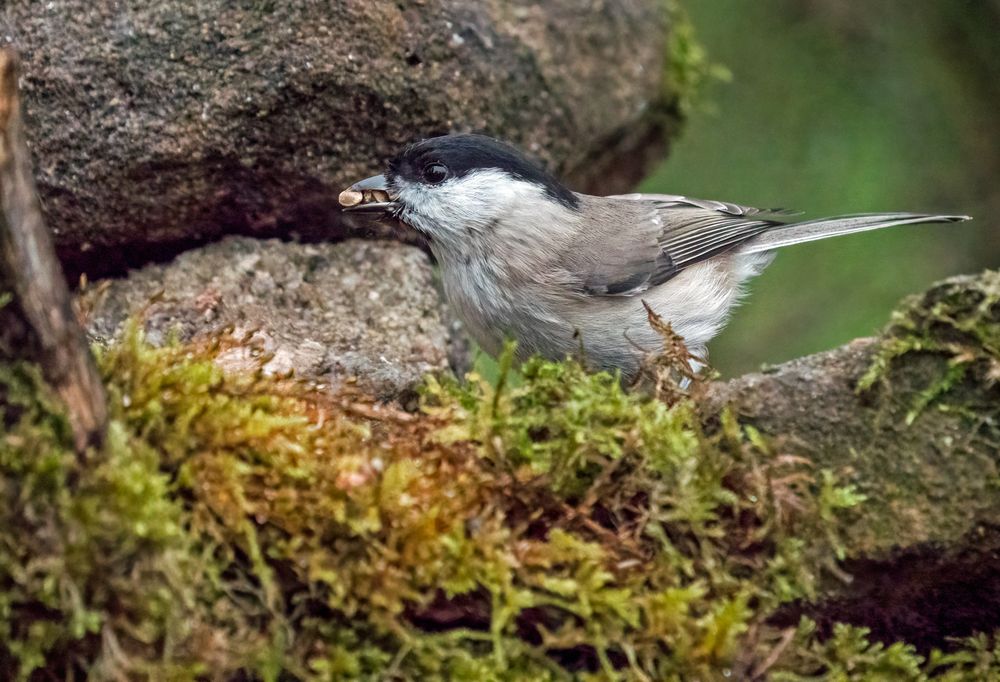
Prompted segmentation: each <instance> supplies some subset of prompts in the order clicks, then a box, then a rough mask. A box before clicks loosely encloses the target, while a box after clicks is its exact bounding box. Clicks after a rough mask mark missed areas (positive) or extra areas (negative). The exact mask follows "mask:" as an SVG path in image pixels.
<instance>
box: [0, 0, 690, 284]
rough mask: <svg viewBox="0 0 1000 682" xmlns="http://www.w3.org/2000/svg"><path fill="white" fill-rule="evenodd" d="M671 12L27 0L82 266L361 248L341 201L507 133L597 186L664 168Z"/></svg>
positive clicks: (40, 146)
mask: <svg viewBox="0 0 1000 682" xmlns="http://www.w3.org/2000/svg"><path fill="white" fill-rule="evenodd" d="M666 23H667V17H666V13H665V10H664V5H663V3H662V2H661V0H591V1H589V2H587V3H586V7H581V5H580V3H579V2H577V1H576V0H553V1H552V2H546V3H535V2H527V1H525V0H516V1H514V2H510V1H509V0H484V1H483V2H476V3H466V2H459V1H458V0H404V1H402V2H397V1H395V0H392V1H390V0H335V1H332V2H324V3H310V2H303V1H301V0H283V1H282V2H275V1H273V0H242V1H240V2H229V1H227V0H195V1H184V2H182V1H180V0H169V1H162V0H137V1H135V2H128V3H125V2H119V1H116V0H51V1H48V2H34V1H30V0H12V1H10V2H5V3H3V6H2V9H0V37H2V39H3V40H5V41H6V42H10V43H13V44H14V45H15V46H16V47H17V48H18V49H19V50H21V51H22V53H23V56H24V62H25V77H24V92H25V98H26V102H27V110H28V115H29V127H28V130H29V133H30V135H29V137H30V138H31V140H32V141H33V144H34V153H35V155H36V158H37V161H38V168H39V186H40V189H41V193H42V198H43V200H44V203H45V206H46V210H47V213H48V217H49V223H50V224H51V226H52V227H53V228H54V232H55V234H56V242H57V247H58V249H59V254H60V257H61V259H62V260H63V263H64V265H65V266H66V267H67V270H68V271H69V273H70V276H73V275H74V274H75V273H76V272H78V271H80V270H81V269H86V270H87V271H88V273H89V274H90V275H91V276H95V275H99V274H102V273H109V272H111V273H114V272H120V271H122V269H123V267H124V265H126V264H131V265H135V264H137V263H141V262H143V261H144V260H145V259H147V258H149V257H152V256H156V257H160V258H162V257H163V254H173V253H177V252H178V251H180V250H181V249H182V248H183V247H185V246H190V245H192V244H195V243H200V242H204V241H207V240H210V239H211V238H213V237H217V236H219V235H221V234H226V233H244V234H253V235H257V236H260V235H282V234H286V233H288V232H290V231H293V230H294V231H295V232H297V233H299V234H302V235H306V236H310V237H322V238H330V237H337V236H342V235H343V234H344V232H345V229H346V227H347V224H346V223H345V222H344V221H342V219H341V214H340V211H339V208H338V207H337V206H336V196H337V193H338V192H339V190H340V189H341V188H342V187H343V186H344V185H345V183H348V182H350V181H353V180H356V179H358V178H360V177H365V176H367V175H369V174H371V173H372V172H373V171H376V170H377V169H379V168H381V166H382V164H384V162H385V160H386V159H387V158H389V157H390V156H391V155H392V154H393V153H394V152H396V151H397V150H398V149H399V148H400V146H401V145H403V144H405V143H408V142H411V141H413V140H414V139H416V138H420V137H425V136H430V135H435V134H442V133H446V132H450V131H469V130H476V131H483V132H487V133H491V134H494V135H497V136H499V137H503V138H507V139H509V140H511V141H512V142H514V143H516V144H518V145H520V146H521V147H522V148H524V149H525V150H527V151H528V152H530V153H531V154H534V155H536V156H537V157H538V158H539V159H540V160H542V161H543V162H544V163H545V164H547V165H548V166H549V167H551V168H553V169H554V170H556V171H557V172H559V173H560V174H561V175H563V176H565V177H567V178H568V179H569V180H570V182H571V184H572V185H574V186H575V187H576V188H578V189H583V190H599V191H605V192H614V191H620V190H624V189H626V188H628V187H629V186H631V185H632V184H633V183H634V182H636V181H637V180H638V179H640V178H641V177H642V175H643V173H644V171H645V170H646V168H647V165H648V163H649V162H650V161H651V160H652V159H658V158H662V154H663V142H664V138H665V132H664V126H665V125H669V124H670V122H671V121H672V120H673V119H672V117H671V115H670V114H669V113H667V112H668V111H669V110H670V103H669V102H667V101H666V98H665V93H664V89H663V85H662V83H663V78H662V75H663V65H664V43H665V39H666V35H665V34H666Z"/></svg>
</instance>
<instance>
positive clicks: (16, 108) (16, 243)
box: [0, 50, 107, 453]
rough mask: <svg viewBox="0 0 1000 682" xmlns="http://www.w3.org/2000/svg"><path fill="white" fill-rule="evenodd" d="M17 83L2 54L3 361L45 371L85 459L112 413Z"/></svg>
mask: <svg viewBox="0 0 1000 682" xmlns="http://www.w3.org/2000/svg"><path fill="white" fill-rule="evenodd" d="M17 79H18V68H17V58H16V56H15V55H14V53H13V52H12V51H10V50H0V292H2V293H4V294H5V296H4V299H5V304H4V305H3V307H2V308H0V359H3V360H26V361H29V362H32V363H37V364H38V365H39V366H40V367H41V370H42V374H43V376H44V377H45V380H46V381H47V382H48V383H49V384H50V385H51V386H52V388H53V389H54V390H55V392H56V393H57V394H58V395H59V397H60V398H61V399H62V401H63V402H64V403H65V407H66V410H67V415H68V418H69V422H70V425H71V428H72V431H73V439H74V444H75V446H76V448H77V451H78V452H80V453H83V452H84V451H85V450H86V448H87V447H88V446H89V445H94V444H97V443H99V442H100V440H101V438H102V436H103V433H104V427H105V421H106V419H107V406H106V404H105V398H104V389H103V387H102V384H101V381H100V377H99V376H98V373H97V370H96V368H95V366H94V363H93V359H92V358H91V356H90V353H89V351H88V349H87V344H86V341H85V339H84V335H83V331H82V329H81V328H80V326H79V324H78V322H77V320H76V316H75V315H74V313H73V307H72V304H71V300H70V294H69V290H68V288H67V286H66V282H65V279H64V278H63V274H62V271H61V269H60V267H59V264H58V262H57V261H56V257H55V251H54V249H53V246H52V239H51V237H50V236H49V231H48V229H47V228H46V227H45V222H44V220H43V219H42V212H41V206H40V205H39V201H38V196H37V193H36V191H35V182H34V179H33V176H32V168H31V158H30V155H29V152H28V148H27V145H26V144H25V139H24V133H23V129H22V123H21V102H20V95H19V92H18V84H17ZM0 399H2V398H0Z"/></svg>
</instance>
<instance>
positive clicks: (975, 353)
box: [858, 270, 1000, 423]
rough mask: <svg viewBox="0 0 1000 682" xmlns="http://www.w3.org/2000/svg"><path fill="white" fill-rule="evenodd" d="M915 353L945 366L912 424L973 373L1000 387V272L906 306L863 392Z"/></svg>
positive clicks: (931, 379) (959, 280)
mask: <svg viewBox="0 0 1000 682" xmlns="http://www.w3.org/2000/svg"><path fill="white" fill-rule="evenodd" d="M913 353H922V354H926V355H929V356H933V357H936V358H940V359H941V360H942V361H943V362H941V363H939V364H938V366H937V367H936V368H935V371H932V372H930V373H929V376H928V377H925V378H924V381H923V383H924V385H923V387H922V389H921V390H920V391H918V392H917V399H916V401H915V403H914V404H913V405H912V407H911V409H910V411H909V414H908V416H907V421H908V422H911V423H912V422H913V420H914V419H916V417H917V416H918V415H919V414H920V412H922V411H923V410H924V409H926V408H928V407H929V406H931V405H932V404H935V403H936V402H937V401H939V399H941V398H942V397H943V396H944V395H945V394H947V393H949V392H950V391H952V390H953V389H954V388H956V387H957V386H959V385H960V384H961V383H962V382H963V381H964V380H965V379H966V378H967V377H969V376H970V375H972V374H973V373H974V374H976V375H977V376H979V377H982V378H984V379H985V382H984V383H987V384H988V383H990V382H993V383H996V382H1000V271H996V270H993V271H991V270H987V271H985V272H983V273H982V274H981V275H978V276H976V277H975V278H971V277H956V278H952V279H949V280H945V281H944V282H941V283H939V284H937V285H936V286H934V287H933V288H931V289H930V290H928V291H927V292H925V293H923V294H920V295H916V296H911V297H910V298H907V299H906V300H904V301H903V303H902V304H901V305H900V307H899V309H898V310H896V311H895V312H894V313H893V315H892V320H891V322H890V324H889V328H888V329H887V330H886V332H885V334H884V335H883V339H882V340H881V341H880V346H879V350H878V352H877V353H876V355H875V359H874V361H873V363H872V366H871V367H870V368H869V370H868V372H867V373H866V374H865V375H864V376H863V377H862V378H861V380H860V381H859V382H858V390H859V391H868V390H871V389H872V388H873V387H875V386H877V385H879V384H881V383H882V382H883V380H884V378H885V377H886V375H887V374H888V372H889V371H890V369H891V368H892V367H893V366H894V363H895V362H896V361H897V360H898V359H899V358H901V357H903V356H906V355H909V354H913ZM959 402H960V401H959ZM953 407H958V408H961V405H960V404H958V405H955V406H953ZM945 409H947V406H945Z"/></svg>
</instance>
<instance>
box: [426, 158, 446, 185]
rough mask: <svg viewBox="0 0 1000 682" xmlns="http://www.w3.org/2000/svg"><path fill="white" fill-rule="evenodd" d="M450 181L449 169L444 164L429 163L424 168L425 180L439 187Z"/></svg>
mask: <svg viewBox="0 0 1000 682" xmlns="http://www.w3.org/2000/svg"><path fill="white" fill-rule="evenodd" d="M447 179H448V167H447V166H445V165H444V164H443V163H429V164H427V165H426V166H424V180H426V181H427V182H429V183H430V184H432V185H437V184H439V183H442V182H444V181H445V180H447Z"/></svg>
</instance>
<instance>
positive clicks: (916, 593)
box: [702, 271, 1000, 644]
mask: <svg viewBox="0 0 1000 682" xmlns="http://www.w3.org/2000/svg"><path fill="white" fill-rule="evenodd" d="M722 406H728V408H729V409H730V410H732V411H733V412H734V413H735V415H736V416H737V418H738V419H739V420H740V422H741V423H743V424H749V425H752V426H754V427H756V428H757V429H759V430H760V431H761V432H762V433H763V434H765V435H766V436H769V437H771V438H775V439H778V440H779V441H780V442H782V443H784V447H785V448H786V449H787V450H789V451H792V452H794V453H796V454H797V455H805V456H807V457H808V458H809V459H811V460H812V462H813V463H814V464H815V466H816V467H817V468H824V469H830V470H832V471H834V472H835V473H836V474H837V476H838V480H841V481H843V482H847V483H851V484H853V485H854V486H855V487H856V489H857V490H858V491H859V492H860V493H862V494H863V495H864V496H865V498H866V500H865V502H864V504H863V505H862V508H863V513H862V514H861V515H859V516H858V518H856V519H855V520H854V522H853V523H850V524H847V525H845V527H844V529H843V530H844V536H843V537H844V546H845V548H846V555H847V561H846V562H845V563H844V564H843V566H842V569H843V571H844V578H845V582H837V581H834V582H832V583H830V585H829V588H830V589H829V592H828V595H827V598H826V600H824V599H821V600H820V601H819V603H818V605H813V606H810V607H808V608H801V609H799V608H796V609H790V610H789V611H788V613H787V614H786V615H791V614H792V613H793V612H794V613H798V612H801V611H803V610H804V611H806V612H809V613H811V614H812V615H814V616H821V617H826V618H829V619H831V620H841V621H842V620H848V621H851V622H856V623H862V624H865V625H867V626H869V627H871V628H872V629H873V631H874V632H875V633H876V634H877V635H880V636H883V637H885V636H888V635H890V634H891V636H892V637H900V636H902V637H905V638H906V639H907V640H908V641H910V642H913V643H916V644H927V643H932V642H940V641H941V639H942V636H943V635H950V636H955V635H962V634H966V633H968V632H971V631H974V630H977V629H989V628H991V627H995V626H996V624H997V616H996V614H997V613H998V612H1000V532H998V529H1000V273H998V272H996V271H992V272H991V271H988V272H985V273H983V274H981V275H979V276H977V277H957V278H953V279H950V280H946V281H944V282H942V283H940V284H938V285H936V286H934V287H933V288H931V289H930V290H928V291H927V292H926V293H924V294H922V295H919V296H914V297H912V298H910V299H908V300H907V301H905V302H904V304H903V305H902V307H901V308H900V310H898V311H897V312H896V313H895V314H894V317H893V321H892V323H891V325H890V327H889V329H888V330H887V331H886V333H885V334H884V336H883V337H881V338H872V339H859V340H856V341H854V342H852V343H850V344H847V345H845V346H843V347H841V348H838V349H835V350H832V351H829V352H826V353H820V354H818V355H813V356H809V357H805V358H801V359H798V360H794V361H792V362H789V363H786V364H783V365H780V366H777V367H773V368H770V369H767V370H765V371H763V372H761V373H758V374H749V375H746V376H743V377H740V378H737V379H734V380H732V381H728V382H725V383H715V384H712V385H711V386H709V388H708V392H707V395H706V396H705V399H704V401H703V403H702V410H703V412H704V414H706V415H708V418H709V420H711V416H710V415H712V414H713V413H714V412H716V411H718V410H719V409H720V408H721V407H722ZM824 601H825V603H824Z"/></svg>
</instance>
